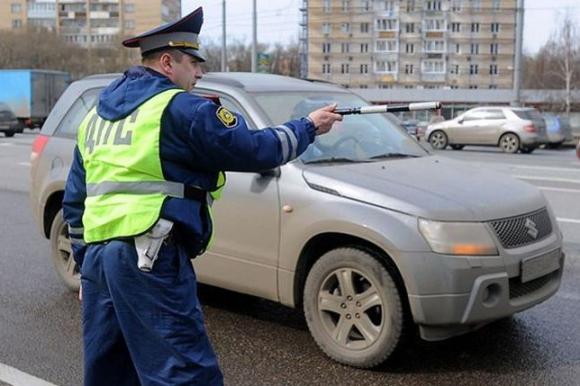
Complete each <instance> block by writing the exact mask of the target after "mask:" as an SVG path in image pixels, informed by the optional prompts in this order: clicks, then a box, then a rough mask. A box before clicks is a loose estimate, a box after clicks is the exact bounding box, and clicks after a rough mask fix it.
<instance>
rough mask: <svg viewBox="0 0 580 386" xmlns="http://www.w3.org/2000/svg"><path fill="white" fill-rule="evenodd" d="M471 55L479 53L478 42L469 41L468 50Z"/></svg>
mask: <svg viewBox="0 0 580 386" xmlns="http://www.w3.org/2000/svg"><path fill="white" fill-rule="evenodd" d="M469 52H470V53H471V55H479V44H477V43H471V51H469Z"/></svg>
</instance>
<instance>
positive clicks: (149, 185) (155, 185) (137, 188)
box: [87, 181, 185, 198]
mask: <svg viewBox="0 0 580 386" xmlns="http://www.w3.org/2000/svg"><path fill="white" fill-rule="evenodd" d="M110 193H132V194H150V193H163V194H166V195H168V196H170V197H175V198H184V197H185V194H184V185H183V184H182V183H179V182H172V181H134V182H111V181H105V182H99V183H98V184H87V196H100V195H103V194H110Z"/></svg>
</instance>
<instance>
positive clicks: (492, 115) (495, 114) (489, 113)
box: [485, 110, 505, 119]
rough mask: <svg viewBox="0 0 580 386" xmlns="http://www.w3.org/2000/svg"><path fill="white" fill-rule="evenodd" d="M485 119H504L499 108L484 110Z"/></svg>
mask: <svg viewBox="0 0 580 386" xmlns="http://www.w3.org/2000/svg"><path fill="white" fill-rule="evenodd" d="M485 119H505V115H504V113H503V111H501V110H485Z"/></svg>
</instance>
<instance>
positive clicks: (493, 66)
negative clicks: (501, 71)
mask: <svg viewBox="0 0 580 386" xmlns="http://www.w3.org/2000/svg"><path fill="white" fill-rule="evenodd" d="M489 75H497V64H490V65H489Z"/></svg>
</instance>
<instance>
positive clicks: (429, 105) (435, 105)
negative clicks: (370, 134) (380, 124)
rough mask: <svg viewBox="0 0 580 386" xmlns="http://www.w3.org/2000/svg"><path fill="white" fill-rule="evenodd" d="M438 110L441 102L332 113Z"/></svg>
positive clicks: (343, 110)
mask: <svg viewBox="0 0 580 386" xmlns="http://www.w3.org/2000/svg"><path fill="white" fill-rule="evenodd" d="M440 108H441V102H421V103H409V104H407V105H375V106H363V107H343V108H340V109H336V110H335V111H334V112H335V113H337V114H340V115H351V114H378V113H396V112H400V111H419V110H438V109H440Z"/></svg>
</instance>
